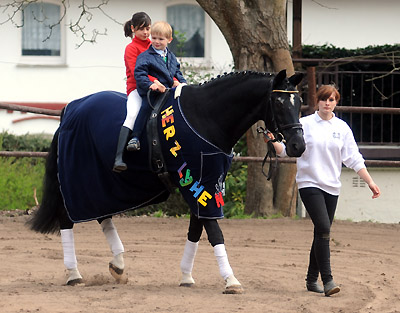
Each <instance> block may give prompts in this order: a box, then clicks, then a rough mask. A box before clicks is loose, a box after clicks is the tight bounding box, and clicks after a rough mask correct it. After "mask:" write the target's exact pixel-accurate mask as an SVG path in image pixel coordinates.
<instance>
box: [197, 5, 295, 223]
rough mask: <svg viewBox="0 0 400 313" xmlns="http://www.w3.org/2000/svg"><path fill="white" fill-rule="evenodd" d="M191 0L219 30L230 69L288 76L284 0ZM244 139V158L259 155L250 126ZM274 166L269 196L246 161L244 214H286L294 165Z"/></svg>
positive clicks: (255, 167) (261, 148)
mask: <svg viewBox="0 0 400 313" xmlns="http://www.w3.org/2000/svg"><path fill="white" fill-rule="evenodd" d="M197 2H198V3H199V4H200V6H201V7H202V8H203V9H204V10H205V11H206V12H207V13H208V14H209V15H210V17H211V18H212V19H213V20H214V22H215V23H216V24H217V26H218V27H219V28H220V30H221V32H222V34H223V35H224V37H225V39H226V41H227V43H228V45H229V48H230V50H231V52H232V56H233V60H234V64H235V68H236V70H255V71H260V72H278V71H280V70H282V69H286V70H287V74H288V75H289V76H290V75H292V74H294V68H293V63H292V59H291V56H290V52H289V45H288V41H287V33H286V5H287V1H286V0H270V1H268V2H267V1H264V0H248V1H241V0H197ZM246 139H247V148H248V154H249V155H250V156H264V155H265V153H266V145H265V143H264V141H263V139H262V136H261V135H260V134H257V132H256V126H253V127H252V128H251V129H250V130H249V131H248V132H247V134H246ZM280 166H281V168H280V171H279V173H280V175H279V176H278V177H276V178H275V181H274V185H275V186H276V192H275V195H276V196H275V197H274V193H273V188H272V184H271V182H268V181H267V180H266V178H265V177H264V175H263V174H262V172H261V164H260V163H249V164H248V181H247V197H246V208H245V213H247V214H250V213H254V214H255V215H256V216H266V215H271V214H275V213H278V212H280V213H281V214H283V215H285V216H287V215H292V213H291V211H292V208H293V203H294V206H295V204H296V201H293V185H294V178H295V173H296V167H295V165H292V164H287V165H285V166H282V164H281V165H280ZM296 194H297V193H296ZM274 198H275V201H274V200H273V199H274Z"/></svg>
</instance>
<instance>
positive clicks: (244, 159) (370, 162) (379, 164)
mask: <svg viewBox="0 0 400 313" xmlns="http://www.w3.org/2000/svg"><path fill="white" fill-rule="evenodd" d="M47 155H48V153H47V152H29V151H0V157H17V158H23V157H28V158H46V157H47ZM263 160H264V158H263V157H249V156H247V157H234V158H233V161H234V162H244V163H251V162H258V163H261V162H262V161H263ZM275 160H277V161H278V163H296V158H271V161H267V163H269V162H274V161H275ZM365 165H367V166H375V167H400V161H386V160H365Z"/></svg>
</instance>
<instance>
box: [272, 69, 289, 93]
mask: <svg viewBox="0 0 400 313" xmlns="http://www.w3.org/2000/svg"><path fill="white" fill-rule="evenodd" d="M285 78H286V69H284V70H282V71H280V72H279V73H278V74H277V75H276V76H275V79H274V83H273V84H272V89H276V87H277V86H280V85H281V83H283V81H284V79H285Z"/></svg>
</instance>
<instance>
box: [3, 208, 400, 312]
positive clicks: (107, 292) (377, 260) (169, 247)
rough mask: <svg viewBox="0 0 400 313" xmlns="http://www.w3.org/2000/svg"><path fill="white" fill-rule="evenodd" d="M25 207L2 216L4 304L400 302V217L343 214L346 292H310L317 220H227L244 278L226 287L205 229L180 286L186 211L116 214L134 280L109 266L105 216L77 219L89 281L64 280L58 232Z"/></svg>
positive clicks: (337, 238)
mask: <svg viewBox="0 0 400 313" xmlns="http://www.w3.org/2000/svg"><path fill="white" fill-rule="evenodd" d="M26 219H27V216H16V217H7V216H4V215H3V216H0V264H1V267H0V312H2V313H8V312H12V313H16V312H18V313H19V312H41V313H44V312H46V313H57V312H65V313H67V312H68V313H75V312H76V313H78V312H84V313H88V312H89V313H90V312H96V313H102V312H107V313H108V312H190V313H192V312H207V313H213V312H246V313H247V312H250V313H261V312H262V313H265V312H275V313H276V312H278V313H279V312H285V313H288V312H300V313H308V312H318V313H330V312H338V313H339V312H340V313H347V312H368V313H369V312H377V313H378V312H379V313H384V312H391V313H394V312H400V242H399V239H400V225H398V224H374V223H352V222H347V221H335V222H334V224H333V228H332V235H331V237H332V238H331V240H332V241H331V250H332V255H331V261H332V267H333V274H334V279H335V281H336V282H337V283H338V284H339V285H340V286H341V288H342V290H341V292H340V293H338V294H336V295H334V296H331V297H325V296H323V295H320V294H316V293H311V292H307V291H306V289H305V281H304V278H305V273H306V267H307V259H308V253H309V246H310V243H311V239H312V223H311V221H310V220H307V219H304V220H297V221H296V220H290V219H276V220H255V219H252V220H222V221H221V222H220V225H221V228H222V230H223V232H224V236H225V243H226V246H227V250H228V255H229V260H230V263H231V265H232V268H233V270H234V272H235V275H236V277H237V278H238V279H239V280H240V281H241V283H242V284H243V287H244V288H245V293H244V294H241V295H226V294H222V291H223V289H224V282H223V280H222V278H221V277H220V275H219V270H218V267H217V263H216V260H215V257H214V254H213V250H212V248H211V246H210V245H209V243H208V241H207V236H206V235H205V234H203V237H202V240H201V242H200V246H199V250H198V253H197V257H196V261H195V266H194V271H193V276H194V278H195V280H196V285H195V286H194V287H192V288H185V287H179V286H178V285H179V280H180V270H179V263H180V259H181V255H182V252H183V247H184V243H185V240H186V232H187V227H188V222H189V221H188V220H187V219H176V218H152V217H130V218H127V217H115V218H114V223H115V225H116V226H117V228H118V230H119V234H120V236H121V239H122V241H123V243H124V245H125V250H126V253H125V264H126V271H127V273H128V275H129V281H128V283H127V284H126V285H118V284H116V283H115V281H114V279H113V278H112V277H111V275H110V274H109V272H108V262H109V261H110V260H111V253H110V251H109V249H108V245H107V243H106V240H105V238H104V236H103V234H102V233H101V230H100V226H99V225H98V224H97V222H89V223H82V224H77V225H75V241H76V250H77V257H78V262H79V269H80V271H81V274H82V275H83V276H84V279H85V281H86V285H85V286H80V287H71V286H65V285H64V284H65V280H66V273H65V270H64V265H63V255H62V247H61V243H60V237H58V236H56V235H41V234H36V233H33V232H31V231H30V230H28V229H27V228H26V227H25V225H24V223H25V221H26Z"/></svg>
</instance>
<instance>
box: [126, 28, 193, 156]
mask: <svg viewBox="0 0 400 313" xmlns="http://www.w3.org/2000/svg"><path fill="white" fill-rule="evenodd" d="M171 41H172V28H171V26H170V25H169V24H168V23H167V22H157V23H155V24H154V25H152V27H151V42H152V44H151V46H150V47H149V48H148V49H147V50H146V51H144V52H143V53H142V54H140V55H139V56H138V58H137V60H136V66H135V79H136V84H137V91H138V93H139V95H140V96H141V97H142V106H141V108H140V111H139V114H138V117H137V119H136V122H135V126H134V129H133V138H132V139H131V140H130V141H129V143H128V150H129V151H136V150H140V142H139V138H140V135H141V133H142V131H143V128H144V126H145V125H146V121H147V119H148V118H149V115H150V113H151V108H150V105H149V103H148V101H147V92H148V90H149V89H151V90H154V91H159V92H165V90H166V88H172V87H177V86H178V85H179V84H181V83H186V80H185V78H184V77H183V75H182V73H181V71H180V65H179V62H178V60H177V59H176V57H175V55H174V54H173V53H172V52H171V51H170V50H168V48H167V46H168V44H169V43H170V42H171ZM149 75H150V76H154V77H157V79H158V81H159V83H158V82H157V83H154V82H152V81H150V79H149Z"/></svg>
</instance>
